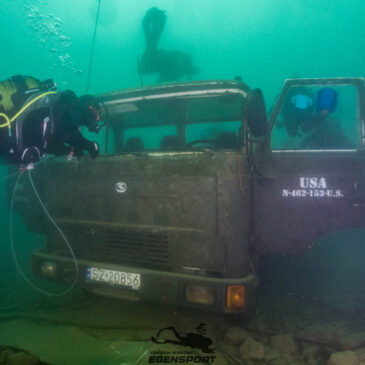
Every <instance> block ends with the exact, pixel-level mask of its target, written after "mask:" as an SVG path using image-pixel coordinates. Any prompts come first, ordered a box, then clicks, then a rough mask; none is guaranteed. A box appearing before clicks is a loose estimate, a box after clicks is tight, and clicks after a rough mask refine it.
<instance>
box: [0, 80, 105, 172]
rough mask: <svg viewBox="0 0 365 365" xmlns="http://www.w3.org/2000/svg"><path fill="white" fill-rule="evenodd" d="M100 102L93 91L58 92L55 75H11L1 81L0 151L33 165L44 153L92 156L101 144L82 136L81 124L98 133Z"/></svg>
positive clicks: (12, 160)
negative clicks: (46, 77) (40, 77)
mask: <svg viewBox="0 0 365 365" xmlns="http://www.w3.org/2000/svg"><path fill="white" fill-rule="evenodd" d="M99 121H100V105H99V103H98V102H97V100H96V99H95V98H94V97H93V96H91V95H83V96H81V97H77V96H76V94H75V93H74V92H73V91H71V90H66V91H63V92H57V91H56V87H55V84H54V83H53V81H52V80H46V81H43V82H42V81H39V80H37V79H35V78H33V77H30V76H21V75H17V76H13V77H11V78H10V79H8V80H6V81H3V82H0V155H1V156H6V157H7V160H8V162H10V163H13V164H17V165H19V167H21V168H25V167H27V168H32V167H33V164H34V163H35V162H37V161H39V160H40V159H41V157H43V156H44V155H45V154H47V153H49V154H54V155H56V156H60V155H68V156H69V158H72V156H74V155H76V156H77V157H79V158H80V157H81V156H82V155H83V151H84V150H86V151H87V152H88V153H89V154H90V156H91V157H93V158H94V157H96V156H98V154H99V146H98V144H97V143H96V142H91V141H89V140H87V139H86V138H84V137H83V136H82V134H81V132H80V127H81V126H86V127H88V129H89V130H90V131H91V132H94V133H98V132H99V131H100V129H101V126H100V125H99V124H98V122H99Z"/></svg>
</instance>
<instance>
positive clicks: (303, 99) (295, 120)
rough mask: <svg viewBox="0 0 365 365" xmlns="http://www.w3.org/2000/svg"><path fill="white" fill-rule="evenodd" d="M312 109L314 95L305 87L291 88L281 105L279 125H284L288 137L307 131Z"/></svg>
mask: <svg viewBox="0 0 365 365" xmlns="http://www.w3.org/2000/svg"><path fill="white" fill-rule="evenodd" d="M313 110H314V95H313V94H312V92H311V91H310V90H308V89H306V88H292V89H291V90H290V92H289V95H288V97H287V99H286V102H285V104H284V106H283V110H282V115H283V120H282V122H281V123H280V125H279V127H281V126H284V127H285V129H286V132H287V134H288V135H289V137H292V138H293V137H295V136H298V135H300V133H301V132H304V133H307V132H308V128H309V124H310V122H309V121H310V120H311V118H312V113H313Z"/></svg>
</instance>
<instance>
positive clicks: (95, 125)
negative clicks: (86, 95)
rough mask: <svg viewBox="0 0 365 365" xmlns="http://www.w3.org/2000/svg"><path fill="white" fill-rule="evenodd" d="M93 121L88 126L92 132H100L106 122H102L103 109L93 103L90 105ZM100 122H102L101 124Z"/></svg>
mask: <svg viewBox="0 0 365 365" xmlns="http://www.w3.org/2000/svg"><path fill="white" fill-rule="evenodd" d="M89 110H90V112H91V113H90V120H91V123H90V124H89V126H88V129H89V131H90V132H93V133H99V132H100V130H101V128H103V127H104V125H105V123H102V122H101V109H100V108H99V107H95V106H93V105H90V106H89ZM99 123H100V124H99Z"/></svg>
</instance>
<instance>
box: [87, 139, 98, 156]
mask: <svg viewBox="0 0 365 365" xmlns="http://www.w3.org/2000/svg"><path fill="white" fill-rule="evenodd" d="M90 147H91V148H90V149H89V154H90V156H91V157H92V158H95V157H98V156H99V151H100V149H99V145H98V144H97V143H96V142H92V144H91V146H90Z"/></svg>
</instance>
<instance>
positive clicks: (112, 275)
mask: <svg viewBox="0 0 365 365" xmlns="http://www.w3.org/2000/svg"><path fill="white" fill-rule="evenodd" d="M86 280H87V281H101V282H104V283H109V284H116V285H122V286H129V287H131V288H132V289H135V290H137V289H139V287H140V286H141V275H140V274H134V273H131V272H123V271H114V270H106V269H99V268H97V267H89V268H88V269H87V274H86Z"/></svg>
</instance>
